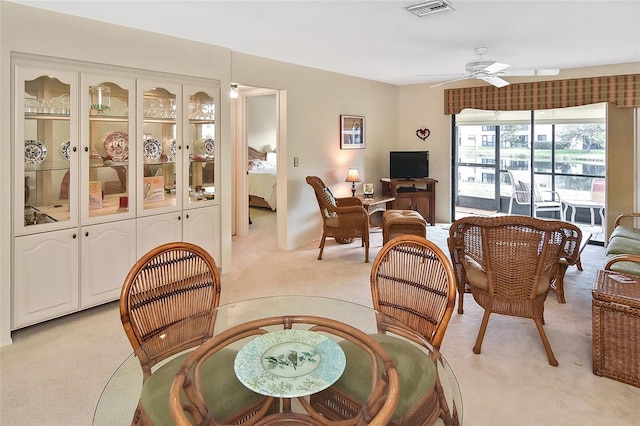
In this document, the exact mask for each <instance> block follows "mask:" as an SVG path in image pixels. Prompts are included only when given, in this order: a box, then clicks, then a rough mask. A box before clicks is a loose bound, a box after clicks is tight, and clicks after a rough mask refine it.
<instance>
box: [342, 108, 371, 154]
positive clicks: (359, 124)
mask: <svg viewBox="0 0 640 426" xmlns="http://www.w3.org/2000/svg"><path fill="white" fill-rule="evenodd" d="M364 146H365V131H364V117H359V116H356V115H341V116H340V149H362V148H364Z"/></svg>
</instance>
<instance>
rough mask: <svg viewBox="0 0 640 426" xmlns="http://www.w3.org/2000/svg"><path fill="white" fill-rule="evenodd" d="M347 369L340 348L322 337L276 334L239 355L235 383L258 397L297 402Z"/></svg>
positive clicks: (258, 339)
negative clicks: (293, 399) (288, 399)
mask: <svg viewBox="0 0 640 426" xmlns="http://www.w3.org/2000/svg"><path fill="white" fill-rule="evenodd" d="M345 365H346V357H345V355H344V352H343V350H342V348H341V347H340V346H339V345H338V344H337V343H336V342H334V341H333V340H332V339H330V338H329V337H327V336H325V335H324V334H320V333H316V332H314V331H309V330H279V331H273V332H271V333H266V334H263V335H260V336H258V337H256V338H255V339H254V340H252V341H250V342H249V343H247V344H246V345H245V346H243V347H242V349H240V350H239V351H238V354H237V355H236V359H235V362H234V370H235V373H236V376H237V377H238V380H240V382H242V384H243V385H245V386H246V387H247V388H249V389H251V390H252V391H254V392H257V393H259V394H261V395H267V396H274V397H278V398H296V397H299V396H305V395H311V394H313V393H317V392H320V391H321V390H323V389H326V388H328V387H329V386H331V385H332V384H334V383H335V382H336V381H337V380H338V379H339V378H340V376H342V373H343V372H344V368H345Z"/></svg>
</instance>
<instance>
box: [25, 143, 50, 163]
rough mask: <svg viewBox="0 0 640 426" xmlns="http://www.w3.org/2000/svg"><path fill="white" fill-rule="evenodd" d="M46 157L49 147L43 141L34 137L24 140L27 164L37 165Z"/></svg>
mask: <svg viewBox="0 0 640 426" xmlns="http://www.w3.org/2000/svg"><path fill="white" fill-rule="evenodd" d="M45 158H47V147H46V146H44V144H43V143H42V142H40V141H37V140H33V139H30V140H26V141H24V162H25V164H30V165H33V166H37V165H38V164H40V163H42V162H43V161H44V159H45Z"/></svg>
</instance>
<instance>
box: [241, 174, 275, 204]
mask: <svg viewBox="0 0 640 426" xmlns="http://www.w3.org/2000/svg"><path fill="white" fill-rule="evenodd" d="M248 180H249V195H254V196H256V197H262V198H264V200H265V201H266V202H267V204H269V207H271V210H273V211H276V205H277V193H278V192H277V190H276V170H275V169H258V170H249V175H248Z"/></svg>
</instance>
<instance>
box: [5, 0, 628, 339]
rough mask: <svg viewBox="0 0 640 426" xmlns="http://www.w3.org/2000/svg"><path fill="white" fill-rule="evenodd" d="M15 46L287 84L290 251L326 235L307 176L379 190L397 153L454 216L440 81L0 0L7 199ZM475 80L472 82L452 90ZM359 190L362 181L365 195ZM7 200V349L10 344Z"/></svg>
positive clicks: (226, 260)
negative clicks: (325, 66)
mask: <svg viewBox="0 0 640 426" xmlns="http://www.w3.org/2000/svg"><path fill="white" fill-rule="evenodd" d="M215 19H216V18H213V20H212V22H211V24H212V25H215ZM218 19H223V18H222V17H221V18H218ZM34 29H37V30H34ZM89 34H91V35H93V36H91V37H90V36H88V35H89ZM12 51H16V52H25V53H32V54H39V55H48V56H52V57H59V58H70V59H74V60H82V61H91V62H97V63H107V64H113V65H118V66H126V67H132V68H140V69H149V70H155V71H161V72H170V73H176V74H184V75H192V76H197V77H206V78H213V79H217V80H220V82H221V87H223V88H225V87H229V84H230V82H231V81H234V82H236V83H239V84H243V85H249V86H254V87H264V88H270V89H278V90H281V91H282V92H281V93H283V94H285V95H286V97H285V98H284V99H282V100H281V101H282V103H283V105H284V106H285V111H286V123H287V125H286V128H285V129H282V132H281V133H282V134H281V136H282V137H283V138H284V140H285V141H286V143H285V145H284V146H282V147H280V150H279V157H280V158H284V159H285V161H283V162H282V163H281V164H284V167H281V171H282V172H283V176H284V177H283V178H282V180H281V181H279V182H278V192H279V194H282V195H284V196H285V197H286V204H285V205H286V208H285V209H284V212H282V211H281V212H279V219H278V220H279V221H280V220H281V218H280V216H281V215H282V214H284V217H283V218H282V222H283V223H284V224H285V225H286V227H285V228H286V229H285V230H284V232H285V234H286V235H285V239H284V241H285V242H286V248H287V249H293V248H296V247H299V246H301V245H304V244H307V243H309V242H312V241H314V240H317V239H318V238H319V236H320V232H321V224H320V218H319V214H318V209H317V205H316V201H315V198H314V196H313V193H312V191H311V189H310V188H309V187H308V185H307V184H306V183H305V181H304V179H305V177H306V176H307V175H318V176H320V177H321V178H322V179H323V180H324V181H325V182H326V183H327V184H328V185H329V186H331V187H332V189H333V190H334V192H335V193H336V194H337V195H338V196H340V195H347V194H349V192H350V191H349V184H347V183H346V182H344V179H345V177H346V172H347V169H348V168H349V167H357V168H359V170H360V174H361V177H362V178H363V180H364V181H365V182H373V183H375V184H376V191H377V192H379V191H380V183H379V178H381V177H384V176H386V175H387V174H388V167H389V166H388V161H389V160H388V156H389V154H388V153H389V150H391V149H406V150H409V149H412V150H413V149H428V150H429V151H430V153H431V175H432V176H433V177H435V178H436V179H438V180H439V184H438V187H437V190H438V203H437V208H436V218H437V220H438V221H448V219H449V217H450V200H449V198H450V197H449V188H450V182H451V180H450V175H451V170H450V164H451V160H450V156H451V154H450V153H451V147H450V122H451V117H450V116H445V115H444V114H443V90H444V88H443V87H440V88H435V89H431V88H430V87H429V85H428V84H424V85H412V86H404V87H397V86H393V85H389V84H384V83H379V82H374V81H369V80H363V79H359V78H355V77H350V76H345V75H340V74H336V73H331V72H326V71H320V70H316V69H310V68H305V67H301V66H297V65H292V64H288V63H283V62H278V61H273V60H268V59H264V58H259V57H256V56H251V55H245V54H240V53H235V52H230V51H229V50H228V49H225V48H221V47H217V46H211V45H205V44H201V43H196V42H189V41H186V40H182V39H177V38H170V37H166V36H163V35H159V34H152V33H148V32H145V31H139V30H133V29H127V28H122V27H117V26H113V25H109V24H104V23H99V22H95V21H89V20H85V19H81V18H75V17H70V16H66V15H62V14H58V13H53V12H48V11H44V10H40V9H33V8H29V7H26V6H21V5H17V4H14V3H6V2H1V1H0V148H1V149H0V199H3V200H11V199H12V198H11V189H10V188H11V180H12V174H11V160H10V158H11V151H10V150H11V133H10V123H11V117H10V98H11V96H10V91H11V78H10V53H11V52H12ZM232 64H233V67H232ZM639 72H640V64H630V65H621V66H611V67H598V68H590V69H584V70H576V71H573V72H563V73H562V74H561V75H560V76H559V78H570V77H577V76H594V75H609V74H623V73H639ZM520 81H526V79H524V78H523V79H521V80H520ZM476 84H477V82H476V81H466V82H462V83H458V84H456V85H451V86H447V87H460V86H462V85H476ZM226 93H227V92H226V90H224V89H223V90H222V96H221V114H220V117H217V123H218V124H219V125H220V128H221V139H222V140H221V144H222V145H221V148H222V153H221V156H222V158H221V161H220V162H219V164H220V167H221V177H222V179H221V180H222V181H221V188H220V196H221V207H222V209H221V211H222V240H223V246H222V259H223V260H222V265H221V266H222V269H223V272H224V273H226V272H229V271H230V265H231V214H232V208H231V206H232V203H233V199H232V197H233V194H232V191H231V189H230V188H231V187H232V185H231V182H232V179H233V176H232V169H231V164H232V158H233V156H232V152H233V147H232V146H231V140H232V138H231V118H230V116H231V115H230V102H229V100H228V98H227V96H225V95H226ZM341 114H348V115H362V116H364V117H366V149H362V150H340V147H339V136H338V135H339V116H340V115H341ZM422 126H425V127H427V128H429V129H430V130H431V136H430V137H429V138H428V139H427V140H426V141H425V142H423V141H421V140H419V139H418V138H417V137H416V136H415V131H416V129H418V128H420V127H422ZM294 157H298V158H299V167H293V158H294ZM225 188H228V189H225ZM361 191H362V188H361V186H359V187H358V192H361ZM10 204H11V203H10V202H4V203H0V345H1V344H4V343H7V342H10V333H9V330H10V326H9V324H10V320H11V314H10V305H11V281H10V280H11V274H10V271H11V219H10V212H11V209H10V207H11V206H10Z"/></svg>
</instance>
